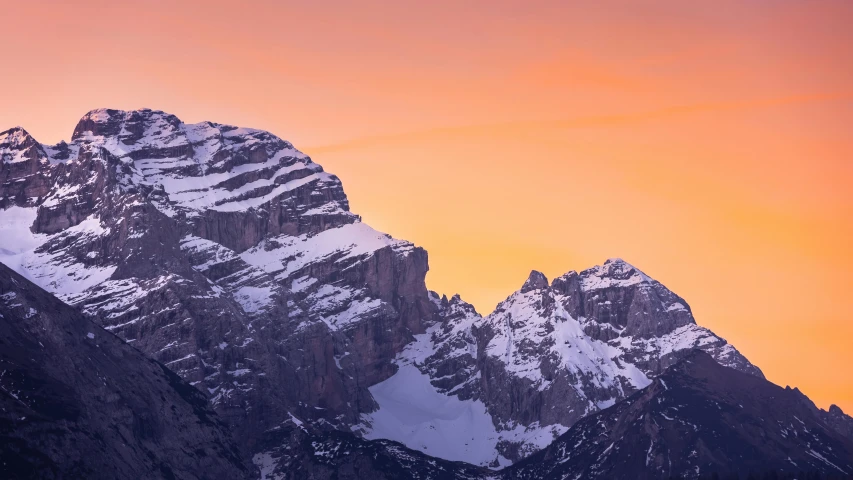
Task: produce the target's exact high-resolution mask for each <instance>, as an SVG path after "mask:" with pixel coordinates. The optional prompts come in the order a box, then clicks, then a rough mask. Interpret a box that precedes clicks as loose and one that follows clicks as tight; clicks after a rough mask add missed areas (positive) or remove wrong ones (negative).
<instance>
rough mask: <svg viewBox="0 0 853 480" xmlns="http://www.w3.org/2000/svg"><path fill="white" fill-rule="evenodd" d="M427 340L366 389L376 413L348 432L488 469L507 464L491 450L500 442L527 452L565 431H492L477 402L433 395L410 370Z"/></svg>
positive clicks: (423, 377) (427, 382)
mask: <svg viewBox="0 0 853 480" xmlns="http://www.w3.org/2000/svg"><path fill="white" fill-rule="evenodd" d="M429 337H430V334H429V333H427V334H422V335H416V341H415V342H413V343H411V344H409V345H408V346H407V347H406V348H405V349H404V351H403V352H402V353H401V354H400V355H399V356H398V358H397V360H396V363H397V365H398V366H399V370H398V371H397V373H395V374H394V375H393V376H392V377H391V378H389V379H387V380H385V381H384V382H381V383H378V384H376V385H374V386H372V387H370V393H371V394H372V395H373V398H374V399H375V400H376V402H377V403H378V404H379V410H377V411H375V412H372V413H370V414H368V415H364V416H363V423H362V424H361V425H359V426H357V427H355V428H354V430H360V431H362V432H363V433H364V436H365V438H368V439H378V438H385V439H389V440H395V441H398V442H400V443H403V444H405V445H406V446H407V447H409V448H412V449H415V450H419V451H421V452H424V453H426V454H428V455H432V456H435V457H439V458H444V459H447V460H454V461H465V462H469V463H474V464H477V465H489V464H491V463H492V462H493V461H494V460H495V459H497V461H498V463H499V464H500V465H501V466H505V465H508V464H510V461H509V460H508V459H506V458H504V457H503V456H501V455H499V454H498V453H497V450H496V445H497V444H498V442H500V441H501V440H509V441H513V442H523V443H525V444H526V448H527V449H529V450H538V449H541V448H544V447H545V446H547V445H548V444H550V443H551V442H552V441H553V440H554V438H555V437H556V436H557V435H559V434H562V433H564V432H565V431H566V430H567V428H566V427H563V426H562V425H549V426H540V425H539V424H538V423H534V424H533V425H531V426H530V427H524V426H522V425H510V426H506V427H505V428H500V429H498V428H496V427H495V424H494V422H493V419H492V416H491V415H490V414H489V413H488V411H487V410H486V406H485V405H484V404H483V403H482V402H481V401H479V400H461V399H459V398H458V397H456V396H454V395H444V394H442V393H440V392H438V391H437V390H436V389H435V387H433V386H432V384H431V383H430V379H429V376H428V375H426V374H424V373H422V372H421V371H420V369H418V368H417V366H416V364H417V362H418V361H419V360H423V359H424V358H426V357H427V356H429V352H430V351H432V347H431V343H430V338H429Z"/></svg>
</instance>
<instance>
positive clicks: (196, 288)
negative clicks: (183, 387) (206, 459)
mask: <svg viewBox="0 0 853 480" xmlns="http://www.w3.org/2000/svg"><path fill="white" fill-rule="evenodd" d="M0 153H2V155H3V157H2V158H3V162H2V163H0V180H2V184H0V198H2V202H3V207H4V209H3V210H2V211H0V224H2V225H3V226H2V227H0V228H2V229H3V230H4V232H3V233H4V234H5V235H4V236H3V237H2V239H0V248H2V250H0V257H2V258H0V261H2V262H4V263H6V264H8V265H9V266H11V267H12V268H13V269H15V270H17V271H19V272H20V273H21V274H23V275H24V276H26V277H28V278H30V279H31V280H33V281H34V282H36V283H38V284H39V285H41V286H42V287H44V288H45V289H47V290H49V291H51V292H52V293H54V294H56V295H57V296H58V297H59V298H61V299H62V300H63V301H65V302H67V303H69V304H71V305H73V306H75V307H77V308H79V309H80V310H81V311H82V312H84V313H85V314H86V315H88V316H89V317H90V318H92V319H95V320H97V321H99V322H101V323H102V325H103V326H104V328H106V329H107V330H109V331H110V332H112V333H114V334H116V335H118V336H120V337H121V338H123V339H125V340H126V341H127V342H129V343H131V344H132V345H133V346H135V347H136V348H138V349H140V350H142V351H143V352H145V353H147V354H148V355H150V356H151V357H152V358H155V359H157V360H159V361H161V362H163V363H164V364H165V365H167V366H168V367H169V368H170V369H172V370H174V371H175V372H176V373H178V374H179V375H180V376H181V377H182V378H184V379H185V380H187V381H189V382H190V383H191V384H192V385H194V386H196V387H197V388H198V389H199V390H201V391H202V392H204V393H205V394H207V395H209V397H210V399H211V401H212V403H213V404H214V406H215V407H216V409H217V411H219V412H220V414H221V415H223V416H224V417H225V418H226V420H228V422H229V423H231V424H232V425H234V426H235V428H236V429H237V433H238V438H240V439H241V443H242V444H243V445H247V446H248V449H249V450H251V448H252V446H251V445H252V443H253V442H254V438H255V435H254V432H262V431H264V430H266V429H267V428H270V427H271V426H274V425H277V424H279V423H281V422H282V421H285V420H287V419H288V418H289V415H290V413H291V412H292V413H293V414H295V415H299V416H300V417H301V418H305V419H307V420H319V421H322V422H325V423H327V424H329V425H331V426H341V425H343V426H346V425H348V424H352V423H355V422H356V421H357V419H358V414H359V412H362V411H370V410H372V409H374V408H375V407H374V403H373V399H372V397H371V396H370V394H369V392H368V391H367V386H369V385H372V384H374V383H377V382H379V381H381V380H383V379H385V378H387V377H388V376H390V375H391V374H392V373H393V372H394V366H393V365H392V364H391V361H390V360H391V359H393V357H394V355H395V354H396V353H397V352H399V351H400V350H401V349H402V347H403V345H405V344H406V343H408V342H409V341H410V340H411V339H412V334H413V333H420V332H422V331H423V330H424V328H425V327H424V319H428V318H431V317H432V315H433V307H432V305H431V304H430V303H429V301H428V298H427V290H426V287H425V284H424V277H425V274H426V271H427V256H426V252H425V251H423V250H422V249H420V248H417V247H415V246H413V245H412V244H410V243H408V242H404V241H399V240H395V239H392V238H390V237H389V236H387V235H385V234H382V233H380V232H377V231H375V230H373V229H371V228H370V227H368V226H367V225H365V224H363V223H361V222H360V220H359V218H358V216H356V215H354V214H352V213H350V212H349V205H348V202H347V199H346V196H345V195H344V193H343V189H342V187H341V183H340V180H338V178H337V177H335V176H334V175H331V174H328V173H326V172H324V171H323V169H322V167H320V166H319V165H317V164H315V163H313V162H312V161H311V159H310V158H308V157H307V156H305V155H304V154H302V153H301V152H299V151H297V150H296V149H294V148H293V146H292V145H291V144H289V143H287V142H285V141H283V140H281V139H279V138H277V137H275V136H273V135H271V134H269V133H267V132H262V131H258V130H251V129H243V128H236V127H231V126H226V125H219V124H214V123H209V122H204V123H200V124H195V125H188V124H184V123H182V122H181V121H180V120H179V119H178V118H177V117H175V116H174V115H169V114H166V113H163V112H158V111H152V110H140V111H133V112H124V111H116V110H95V111H92V112H89V113H88V114H87V115H86V116H84V117H83V118H82V119H81V120H80V122H79V124H78V125H77V127H76V128H75V129H74V134H73V136H72V139H71V142H70V143H68V144H65V143H61V144H59V145H56V146H45V145H40V144H38V143H37V142H36V141H34V140H33V139H32V137H31V136H29V135H28V134H27V133H26V132H25V131H24V130H22V129H13V130H10V131H7V132H5V133H3V134H0Z"/></svg>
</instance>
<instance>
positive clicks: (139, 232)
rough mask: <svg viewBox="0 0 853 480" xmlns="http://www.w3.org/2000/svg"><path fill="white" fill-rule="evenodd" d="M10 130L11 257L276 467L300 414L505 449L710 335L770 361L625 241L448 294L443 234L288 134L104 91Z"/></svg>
mask: <svg viewBox="0 0 853 480" xmlns="http://www.w3.org/2000/svg"><path fill="white" fill-rule="evenodd" d="M13 137H14V138H13ZM3 138H4V140H3V142H0V154H2V155H4V159H6V158H9V159H12V158H13V159H15V161H14V162H10V161H3V162H0V262H2V263H5V264H7V265H9V267H10V268H12V269H13V270H15V271H17V272H19V273H20V274H21V275H23V276H25V277H27V278H28V279H30V280H31V281H33V282H34V283H36V284H38V285H40V286H42V287H43V288H45V289H46V290H48V291H50V292H51V293H53V294H55V295H56V296H58V297H59V298H60V299H61V300H62V301H64V302H66V303H68V304H70V305H72V306H73V307H74V308H76V309H77V310H78V311H80V312H82V314H84V315H85V316H86V317H88V318H89V319H91V320H93V321H96V322H98V323H99V324H100V325H101V326H103V327H104V328H105V329H107V330H108V331H110V332H111V333H113V334H115V335H116V336H118V337H120V338H122V339H123V340H125V341H126V342H128V343H132V344H133V346H134V347H135V348H136V349H138V350H139V351H142V352H144V353H145V354H147V355H148V356H150V357H152V358H154V359H156V360H158V361H160V362H162V363H163V364H165V365H166V366H167V367H168V368H169V369H171V370H172V371H174V372H175V373H177V374H178V375H180V376H181V377H182V378H183V379H184V380H186V381H188V382H190V383H191V384H192V385H193V386H194V387H195V388H196V389H198V390H199V391H200V392H202V393H203V394H204V395H206V396H207V398H208V400H209V402H210V403H211V405H213V406H214V408H215V409H216V411H217V412H218V413H219V414H220V415H221V416H222V417H223V418H224V419H225V420H226V421H227V422H228V423H229V424H230V425H231V426H232V428H233V429H234V431H235V435H236V437H237V439H238V441H239V442H240V445H241V446H242V447H243V448H244V449H245V451H244V452H243V453H244V454H245V455H247V458H254V460H255V463H256V464H258V465H259V466H260V467H262V468H264V469H265V471H272V470H274V469H275V465H277V464H279V463H280V462H281V461H283V460H282V458H284V457H283V456H282V455H284V454H283V451H284V450H286V448H285V449H283V448H282V447H283V446H284V445H296V444H298V443H299V440H298V438H296V437H294V438H290V440H288V439H282V438H281V436H280V435H279V434H280V433H281V430H277V429H278V428H279V427H281V426H282V425H289V426H293V425H296V426H302V425H304V426H305V427H306V430H308V428H309V427H311V428H312V429H316V431H318V432H322V431H328V430H330V429H339V430H350V431H353V432H356V433H357V434H358V435H361V436H363V437H364V438H367V439H391V440H396V441H399V442H401V443H403V444H405V445H406V446H408V447H410V448H413V449H417V450H419V451H421V452H424V453H428V454H430V455H434V456H438V457H441V458H445V459H448V460H461V461H467V462H471V463H475V464H478V465H482V466H491V467H498V466H501V465H508V464H509V463H512V462H514V461H516V460H518V459H521V458H524V457H526V456H528V455H530V454H531V453H533V452H535V451H537V450H539V449H541V448H544V447H545V446H547V445H548V444H549V443H550V442H551V441H552V440H553V439H554V438H555V436H557V435H559V434H561V433H563V432H565V431H566V430H567V429H568V428H570V427H571V426H572V425H573V424H574V423H575V422H577V421H578V419H580V418H582V417H583V416H585V415H588V414H592V413H595V412H598V411H599V410H601V409H604V408H607V407H609V406H611V405H613V404H614V403H615V402H618V401H620V400H622V399H624V398H626V397H627V396H630V395H632V394H634V393H635V392H637V391H638V390H639V389H642V388H643V387H645V386H647V385H649V384H651V383H652V382H653V381H654V379H655V378H657V377H658V376H659V375H660V374H661V373H662V372H663V371H664V370H665V369H666V368H667V367H669V366H670V365H673V364H674V363H676V362H677V361H678V360H680V359H681V358H683V357H684V355H685V354H686V352H688V351H689V350H690V349H694V348H699V349H702V350H704V351H706V352H708V353H709V354H710V355H711V356H712V357H713V358H714V359H715V360H716V361H717V362H719V363H721V364H723V365H727V366H730V367H732V368H735V369H738V370H740V371H742V372H745V373H748V374H751V375H754V376H756V377H760V376H761V372H760V370H758V368H756V367H755V366H753V365H752V364H751V363H749V361H748V360H747V359H746V358H744V357H743V356H742V355H741V354H740V353H739V352H738V351H737V350H736V349H735V348H734V347H733V346H731V345H730V344H728V343H727V342H726V341H725V340H723V339H722V338H720V337H718V336H716V335H714V334H713V332H710V331H708V330H707V329H704V328H702V327H700V326H698V325H697V324H696V322H695V320H694V319H693V315H692V313H691V311H690V308H689V306H688V305H687V303H686V302H685V301H684V300H682V299H681V298H680V297H678V296H677V295H675V294H674V293H673V292H671V291H670V290H668V289H667V288H666V287H665V286H663V285H662V284H660V282H657V281H655V280H653V279H651V278H650V277H648V276H646V275H645V274H644V273H643V272H641V271H640V270H638V269H637V268H635V267H633V266H631V265H630V264H627V263H625V262H624V261H622V260H619V259H610V260H608V261H606V262H605V263H604V264H602V265H599V266H596V267H593V268H590V269H587V270H583V271H581V272H580V273H578V272H574V271H573V272H568V273H566V274H564V275H561V276H559V277H557V278H555V279H553V281H552V282H550V284H549V282H548V279H547V278H546V277H545V276H544V275H543V274H542V273H540V272H537V271H533V272H531V274H530V275H529V277H528V279H527V281H526V282H525V283H524V285H523V286H522V287H521V289H520V290H519V291H517V292H514V293H512V294H511V295H509V296H508V297H507V298H506V300H504V301H503V302H501V303H500V304H499V305H498V306H497V308H495V310H494V311H493V312H492V313H491V314H489V315H486V316H482V315H480V314H478V313H477V311H476V310H475V309H474V307H473V306H472V305H470V304H468V303H467V302H465V301H464V300H463V299H462V298H461V297H460V296H459V295H454V296H452V297H450V298H447V297H446V296H443V295H439V294H436V293H434V292H428V291H427V289H426V285H425V275H426V272H427V270H428V265H427V254H426V252H425V251H424V250H423V249H421V248H418V247H416V246H415V245H413V244H412V243H410V242H407V241H405V240H398V239H394V238H392V237H390V236H388V235H386V234H384V233H382V232H378V231H376V230H374V229H372V228H371V227H370V226H369V225H367V224H365V223H363V222H362V221H361V219H360V217H358V216H357V215H355V214H354V213H352V212H351V211H350V206H349V202H348V199H347V196H346V194H345V193H344V190H343V185H342V183H341V181H340V179H338V178H337V177H336V176H334V175H332V174H331V173H328V172H326V171H324V169H323V168H322V167H321V166H320V165H318V164H316V163H314V162H313V160H312V159H310V158H309V157H308V156H306V155H304V154H303V153H301V152H299V151H298V150H297V149H296V148H294V146H293V145H292V144H290V143H289V142H287V141H285V140H283V139H281V138H279V137H277V136H275V135H273V134H271V133H269V132H264V131H261V130H254V129H248V128H240V127H235V126H228V125H222V124H218V123H214V122H200V123H196V124H186V123H183V122H182V121H181V120H180V119H179V118H178V117H176V116H174V115H171V114H169V113H166V112H161V111H157V110H148V109H143V110H134V111H121V110H109V109H98V110H93V111H91V112H89V113H87V114H86V115H85V116H84V117H83V118H82V119H81V120H80V122H79V123H78V124H77V127H76V128H75V131H74V135H73V137H72V140H71V141H69V142H68V143H60V144H57V145H54V146H47V145H40V144H39V143H38V142H36V141H35V140H33V139H32V137H29V136H26V138H24V136H23V134H22V133H20V132H18V133H14V132H13V134H8V133H7V134H6V136H5V137H3ZM6 155H11V156H9V157H6ZM833 412H834V411H833ZM839 422H842V423H840V424H843V419H841V420H839ZM295 431H302V429H301V428H296V429H295ZM311 431H315V430H311ZM261 432H266V433H269V432H279V433H277V434H275V435H267V434H266V433H263V434H262V433H261ZM469 434H470V437H469ZM312 435H313V434H312ZM297 436H298V435H297ZM291 440H293V441H296V443H292V442H291ZM276 442H278V443H276ZM268 467H269V468H268Z"/></svg>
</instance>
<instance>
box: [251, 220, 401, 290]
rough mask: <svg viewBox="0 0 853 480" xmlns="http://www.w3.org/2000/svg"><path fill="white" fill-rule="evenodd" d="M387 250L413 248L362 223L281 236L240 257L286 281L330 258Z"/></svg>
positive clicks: (339, 259)
mask: <svg viewBox="0 0 853 480" xmlns="http://www.w3.org/2000/svg"><path fill="white" fill-rule="evenodd" d="M388 246H391V247H394V248H395V249H397V250H400V251H403V252H407V251H408V250H409V249H411V248H413V247H412V244H411V243H409V242H404V241H400V240H395V239H393V238H391V237H390V236H389V235H386V234H384V233H380V232H378V231H376V230H374V229H373V228H371V227H370V226H368V225H366V224H364V223H361V222H356V223H351V224H347V225H343V226H340V227H338V228H330V229H328V230H324V231H322V232H320V233H318V234H316V235H300V236H298V237H293V236H287V235H281V236H278V237H274V238H272V239H269V240H264V241H262V242H261V243H260V244H259V245H258V246H256V247H253V248H251V249H249V250H246V251H245V252H243V253H241V254H240V257H241V258H242V259H243V260H244V261H246V263H248V264H250V265H254V266H256V267H258V268H261V269H263V270H265V271H267V272H268V273H272V274H277V277H278V278H286V277H289V276H290V275H292V274H293V273H295V272H297V271H299V270H300V269H302V268H303V267H305V266H307V265H310V264H312V263H314V262H316V261H319V260H323V259H327V258H330V257H332V256H333V255H337V256H338V258H337V261H338V262H339V261H341V260H344V259H346V258H351V257H356V256H360V255H366V254H370V253H373V252H374V251H376V250H379V249H381V248H384V247H388Z"/></svg>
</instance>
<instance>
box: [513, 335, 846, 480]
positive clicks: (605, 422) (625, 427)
mask: <svg viewBox="0 0 853 480" xmlns="http://www.w3.org/2000/svg"><path fill="white" fill-rule="evenodd" d="M771 471H772V472H777V473H792V474H797V473H799V472H816V473H819V474H820V475H828V476H834V477H829V478H836V477H837V478H844V477H847V476H848V475H851V473H853V443H851V442H850V440H849V439H846V438H844V437H843V436H841V435H839V434H838V433H837V432H835V431H834V430H833V429H832V428H831V427H829V426H828V425H827V424H826V423H824V422H823V421H822V420H821V418H820V417H819V416H817V415H815V413H814V411H813V410H812V409H810V408H809V407H808V406H806V405H805V404H803V403H802V401H801V399H800V398H799V394H797V393H794V392H793V391H792V390H790V389H788V390H786V389H783V388H780V387H778V386H776V385H773V384H772V383H770V382H768V381H766V380H764V379H762V378H760V377H757V376H755V375H747V374H744V373H742V372H739V371H736V370H733V369H731V368H726V367H723V366H721V365H720V364H719V363H717V362H715V361H714V360H713V359H712V358H711V357H710V356H709V355H707V354H705V353H704V352H701V351H694V352H691V353H690V354H688V355H687V356H686V357H684V358H683V360H682V361H681V362H679V363H677V364H675V365H673V366H671V367H670V368H669V369H668V370H667V371H666V372H664V373H663V374H662V375H660V376H659V377H658V378H657V379H655V380H654V381H653V383H652V384H651V385H649V386H648V387H647V388H646V389H644V390H642V391H641V392H638V393H636V394H634V395H632V396H631V397H629V398H628V399H626V400H622V401H620V402H619V403H617V404H616V405H614V406H613V407H611V408H608V409H606V410H604V411H602V412H600V413H598V414H595V415H592V416H590V417H587V418H585V419H583V420H581V421H580V422H578V423H577V424H576V425H575V426H574V427H572V429H571V430H569V431H568V432H567V433H565V434H564V435H562V436H561V437H560V438H559V439H558V440H557V441H555V442H554V443H553V444H551V445H550V446H548V448H546V449H544V450H542V451H540V452H538V453H536V454H534V455H531V456H530V457H529V458H528V459H526V460H524V461H522V462H519V463H518V464H517V465H514V466H513V467H511V468H510V469H508V470H507V471H506V472H504V474H505V478H508V479H519V480H521V479H551V478H553V479H558V478H637V479H644V478H649V479H652V478H676V477H677V478H699V477H700V476H701V477H702V478H711V475H713V474H717V475H720V476H721V477H722V478H727V476H728V475H731V474H735V475H746V474H748V473H750V472H752V473H755V472H758V473H763V472H771ZM798 478H806V477H805V476H801V477H798Z"/></svg>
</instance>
